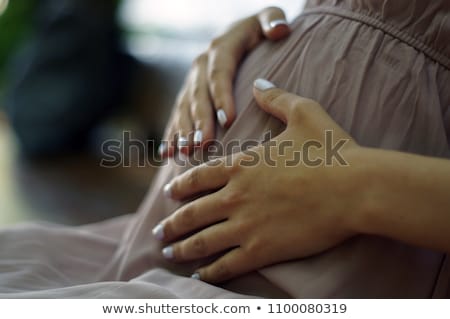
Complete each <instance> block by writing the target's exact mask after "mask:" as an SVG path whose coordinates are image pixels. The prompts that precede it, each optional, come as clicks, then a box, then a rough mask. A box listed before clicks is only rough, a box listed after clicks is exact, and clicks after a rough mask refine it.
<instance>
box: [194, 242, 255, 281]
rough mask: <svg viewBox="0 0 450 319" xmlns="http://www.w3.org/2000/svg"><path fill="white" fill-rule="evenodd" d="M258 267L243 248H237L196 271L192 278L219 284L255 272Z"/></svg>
mask: <svg viewBox="0 0 450 319" xmlns="http://www.w3.org/2000/svg"><path fill="white" fill-rule="evenodd" d="M260 266H261V265H259V264H258V262H257V260H255V259H254V258H253V257H252V256H251V255H250V254H248V253H247V252H246V251H245V250H244V249H243V248H241V247H237V248H235V249H233V250H231V251H230V252H228V253H227V254H225V255H224V256H222V257H221V258H219V259H218V260H216V261H215V262H213V263H212V264H210V265H208V266H206V267H203V268H201V269H199V270H197V272H196V273H195V274H194V275H192V278H196V279H200V280H202V281H206V282H209V283H221V282H223V281H226V280H229V279H232V278H234V277H237V276H240V275H243V274H245V273H248V272H250V271H252V270H255V269H257V268H259V267H260Z"/></svg>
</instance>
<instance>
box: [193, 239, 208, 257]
mask: <svg viewBox="0 0 450 319" xmlns="http://www.w3.org/2000/svg"><path fill="white" fill-rule="evenodd" d="M192 251H193V253H194V254H195V255H196V256H204V255H205V254H207V253H208V246H207V244H206V241H205V239H204V238H202V237H200V236H196V237H195V238H193V239H192Z"/></svg>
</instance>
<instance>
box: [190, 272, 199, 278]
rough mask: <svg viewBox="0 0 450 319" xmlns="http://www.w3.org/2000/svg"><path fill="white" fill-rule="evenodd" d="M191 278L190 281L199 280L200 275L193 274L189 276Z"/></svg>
mask: <svg viewBox="0 0 450 319" xmlns="http://www.w3.org/2000/svg"><path fill="white" fill-rule="evenodd" d="M191 278H192V279H195V280H200V274H199V273H198V272H196V273H193V274H192V275H191Z"/></svg>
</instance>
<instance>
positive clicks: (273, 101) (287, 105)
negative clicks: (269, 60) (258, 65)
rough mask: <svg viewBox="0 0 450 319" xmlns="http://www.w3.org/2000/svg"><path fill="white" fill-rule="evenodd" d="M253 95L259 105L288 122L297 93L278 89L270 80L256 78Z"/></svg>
mask: <svg viewBox="0 0 450 319" xmlns="http://www.w3.org/2000/svg"><path fill="white" fill-rule="evenodd" d="M253 95H254V96H255V99H256V102H258V104H259V106H260V107H261V108H262V109H263V110H264V111H266V112H267V113H270V114H272V115H273V116H275V117H277V118H278V119H279V120H281V121H283V122H284V123H287V122H288V119H289V113H290V111H291V109H292V106H293V105H295V103H296V102H297V101H296V100H297V99H298V98H299V97H298V96H297V95H294V94H291V93H288V92H286V91H284V90H282V89H278V88H276V87H275V85H274V84H273V83H272V82H269V81H267V80H265V79H257V80H256V81H255V82H254V83H253Z"/></svg>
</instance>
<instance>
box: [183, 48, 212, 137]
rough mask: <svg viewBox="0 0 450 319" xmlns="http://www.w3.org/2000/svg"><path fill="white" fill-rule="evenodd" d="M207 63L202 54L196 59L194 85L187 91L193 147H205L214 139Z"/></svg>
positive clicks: (193, 75) (193, 76)
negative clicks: (192, 129) (189, 102)
mask: <svg viewBox="0 0 450 319" xmlns="http://www.w3.org/2000/svg"><path fill="white" fill-rule="evenodd" d="M207 62H208V58H207V56H206V55H204V54H203V55H201V56H199V57H198V58H197V59H196V62H195V63H196V68H195V71H194V72H193V74H192V82H193V83H195V84H194V85H191V87H190V90H189V94H190V100H191V109H190V110H191V119H192V121H193V123H194V128H195V133H194V145H195V146H205V145H207V143H208V141H211V140H212V139H213V138H214V117H213V114H214V112H213V107H212V105H211V100H210V97H209V90H208V78H207Z"/></svg>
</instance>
